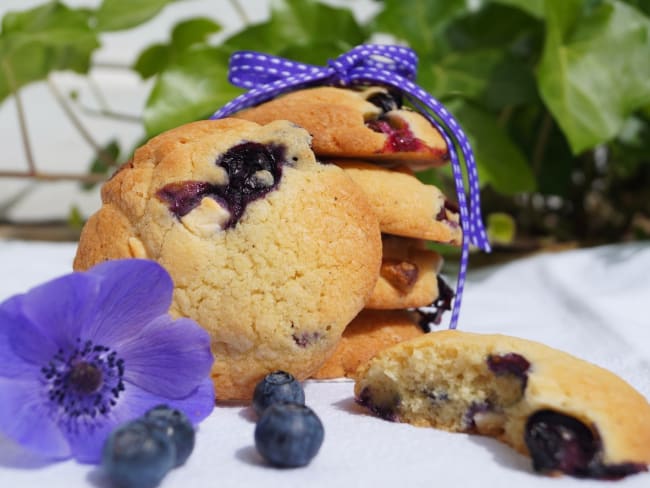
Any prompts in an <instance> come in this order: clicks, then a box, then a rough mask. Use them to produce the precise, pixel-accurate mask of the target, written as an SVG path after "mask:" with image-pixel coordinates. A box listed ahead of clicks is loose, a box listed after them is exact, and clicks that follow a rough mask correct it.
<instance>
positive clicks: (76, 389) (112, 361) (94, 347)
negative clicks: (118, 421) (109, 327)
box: [41, 339, 124, 418]
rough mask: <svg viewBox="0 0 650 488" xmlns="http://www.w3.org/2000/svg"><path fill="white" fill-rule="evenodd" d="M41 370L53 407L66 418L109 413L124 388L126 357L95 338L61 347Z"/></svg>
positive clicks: (78, 340) (92, 416)
mask: <svg viewBox="0 0 650 488" xmlns="http://www.w3.org/2000/svg"><path fill="white" fill-rule="evenodd" d="M41 373H42V375H43V376H42V378H43V381H44V383H45V386H46V389H47V394H48V398H49V400H50V401H51V402H52V408H53V409H54V410H55V411H58V413H59V414H63V415H65V416H66V417H67V418H77V417H90V418H95V417H96V416H97V414H100V415H106V414H108V412H109V411H110V410H111V408H112V407H113V406H115V405H116V404H117V398H118V397H119V396H120V394H121V392H122V391H124V382H123V380H122V378H123V376H124V360H123V359H120V358H118V357H117V353H116V352H115V351H113V350H111V349H110V348H108V347H105V346H102V345H98V344H93V342H92V341H86V342H82V341H81V339H77V344H76V347H75V348H74V349H72V350H69V351H64V350H63V349H60V350H59V351H58V352H57V353H56V354H55V355H54V357H53V358H52V359H51V360H50V361H49V363H48V364H47V365H46V366H43V367H42V368H41Z"/></svg>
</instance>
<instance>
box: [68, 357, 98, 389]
mask: <svg viewBox="0 0 650 488" xmlns="http://www.w3.org/2000/svg"><path fill="white" fill-rule="evenodd" d="M69 381H70V386H72V388H74V389H75V390H77V391H78V392H79V393H83V394H86V395H88V394H90V393H94V392H95V391H97V389H98V388H99V387H100V385H101V384H102V372H101V370H100V369H99V368H98V367H97V366H95V365H94V364H92V363H87V362H85V361H81V362H80V363H77V364H75V365H74V366H73V367H72V370H71V371H70V377H69Z"/></svg>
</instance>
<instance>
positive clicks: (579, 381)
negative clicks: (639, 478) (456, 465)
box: [354, 330, 650, 478]
mask: <svg viewBox="0 0 650 488" xmlns="http://www.w3.org/2000/svg"><path fill="white" fill-rule="evenodd" d="M354 391H355V395H356V398H357V400H358V401H359V403H361V404H362V405H365V406H366V407H368V408H369V409H370V410H371V411H372V412H374V413H375V414H377V415H379V416H381V417H383V418H386V419H390V420H395V421H401V422H408V423H412V424H414V425H418V426H431V427H437V428H440V429H444V430H449V431H459V432H469V433H476V434H482V435H489V436H494V437H496V438H498V439H500V440H501V441H503V442H505V443H507V444H509V445H511V446H512V447H514V448H515V449H516V450H518V451H519V452H521V453H523V454H527V455H529V456H530V457H532V459H533V467H534V468H535V470H537V471H541V472H544V473H548V474H560V473H566V474H570V475H573V476H578V477H592V478H619V477H622V476H626V475H628V474H632V473H636V472H639V471H642V470H646V468H647V464H648V463H650V405H649V404H648V401H647V400H646V399H645V398H644V397H643V396H642V395H641V394H640V393H638V392H637V391H636V390H635V389H634V388H632V387H631V386H630V385H629V384H627V383H626V382H625V381H623V380H622V379H621V378H619V377H618V376H616V375H614V374H613V373H611V372H609V371H607V370H605V369H603V368H600V367H598V366H595V365H593V364H591V363H588V362H586V361H583V360H581V359H578V358H576V357H574V356H571V355H569V354H567V353H565V352H561V351H559V350H556V349H553V348H551V347H548V346H545V345H543V344H540V343H536V342H532V341H528V340H524V339H518V338H514V337H508V336H503V335H485V334H473V333H469V332H460V331H453V330H446V331H441V332H432V333H429V334H426V335H425V336H422V337H419V338H416V339H413V340H409V341H406V342H402V343H400V344H398V345H396V346H394V347H392V348H390V349H386V350H384V351H383V352H381V353H379V354H377V355H376V356H375V357H374V358H373V359H372V360H370V361H369V362H368V363H367V364H366V365H364V366H363V367H361V368H359V372H358V378H357V382H356V384H355V390H354Z"/></svg>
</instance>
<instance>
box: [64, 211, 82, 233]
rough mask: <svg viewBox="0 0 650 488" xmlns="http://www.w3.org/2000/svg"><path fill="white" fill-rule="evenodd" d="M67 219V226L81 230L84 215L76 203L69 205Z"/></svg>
mask: <svg viewBox="0 0 650 488" xmlns="http://www.w3.org/2000/svg"><path fill="white" fill-rule="evenodd" d="M67 220H68V222H67V223H68V226H69V227H70V228H72V229H76V230H81V228H82V227H83V226H84V223H85V220H84V217H83V215H82V214H81V210H79V207H78V206H76V205H72V206H71V207H70V211H69V212H68V219H67Z"/></svg>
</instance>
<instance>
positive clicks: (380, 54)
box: [211, 44, 490, 329]
mask: <svg viewBox="0 0 650 488" xmlns="http://www.w3.org/2000/svg"><path fill="white" fill-rule="evenodd" d="M417 65H418V58H417V55H416V54H415V52H414V51H413V50H412V49H409V48H406V47H403V46H391V45H380V44H362V45H360V46H357V47H355V48H353V49H351V50H350V51H348V52H347V53H344V54H342V55H340V56H339V57H337V58H336V59H333V60H330V61H328V63H327V66H315V65H310V64H304V63H298V62H296V61H292V60H289V59H284V58H280V57H277V56H271V55H268V54H262V53H257V52H254V51H239V52H236V53H234V54H233V55H232V57H231V59H230V72H229V80H230V82H231V83H232V84H234V85H236V86H239V87H242V88H247V89H249V91H248V92H247V93H244V94H243V95H240V96H238V97H237V98H235V99H234V100H231V101H230V102H229V103H227V104H226V105H224V106H223V107H222V108H221V109H219V110H218V111H217V112H215V113H214V115H213V116H212V117H211V118H212V119H218V118H221V117H226V116H228V115H230V114H233V113H235V112H238V111H240V110H243V109H245V108H248V107H252V106H254V105H258V104H260V103H263V102H265V101H267V100H270V99H271V98H274V97H276V96H278V95H281V94H283V93H286V92H288V91H292V90H297V89H301V88H305V87H309V86H314V85H342V86H355V85H362V84H380V85H384V86H387V87H392V88H393V89H395V90H398V91H400V92H402V93H403V94H404V95H405V96H406V98H407V99H408V100H409V101H410V102H411V104H412V105H413V106H414V107H415V108H417V109H418V110H419V111H420V112H421V113H422V115H424V116H425V117H426V118H427V119H428V120H429V122H431V124H432V125H433V126H434V127H436V129H438V131H439V132H440V133H441V134H442V137H443V138H444V140H445V142H446V144H447V148H448V151H449V160H450V163H451V168H452V172H453V175H454V183H455V185H456V195H457V198H458V206H459V209H460V224H461V227H462V229H463V242H462V249H461V257H460V269H459V272H458V279H457V284H456V298H455V300H454V306H453V310H452V315H451V319H450V322H449V328H451V329H454V328H455V327H456V325H457V322H458V317H459V313H460V306H461V302H462V295H463V289H464V286H465V276H466V274H467V266H468V262H469V248H470V245H474V246H477V247H478V248H479V249H482V250H483V251H486V252H490V243H489V242H488V238H487V235H486V233H485V228H484V227H483V220H482V218H481V202H480V187H479V180H478V172H477V170H476V162H475V160H474V153H473V151H472V147H471V145H470V143H469V140H468V138H467V136H466V135H465V132H464V131H463V129H462V128H461V127H460V124H459V123H458V122H457V121H456V119H455V118H454V117H453V116H452V115H451V114H450V113H449V111H447V109H446V108H445V107H444V106H443V105H442V104H441V103H440V102H439V101H437V100H436V99H435V98H433V97H432V96H431V95H430V94H428V93H427V92H426V91H424V90H423V89H422V88H420V87H419V86H418V85H416V84H415V83H414V80H415V75H416V73H417ZM459 151H460V156H459ZM463 165H464V168H465V174H466V176H467V182H468V184H469V202H468V198H467V195H466V192H465V182H464V179H463V178H464V176H463Z"/></svg>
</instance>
